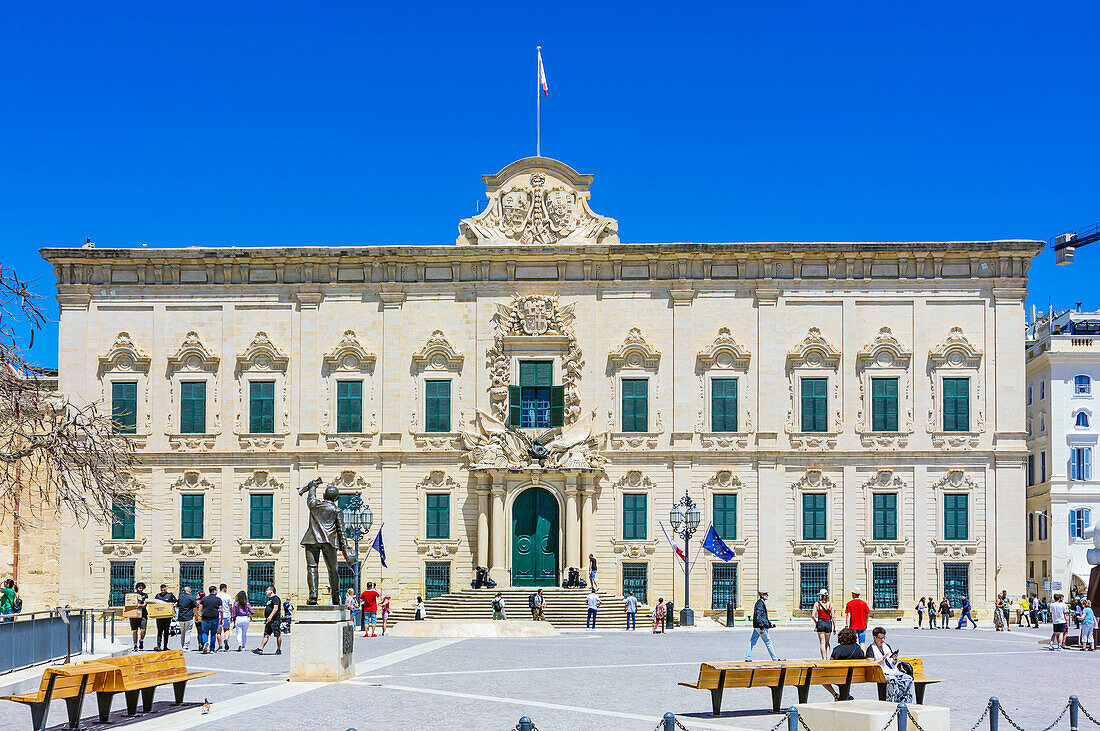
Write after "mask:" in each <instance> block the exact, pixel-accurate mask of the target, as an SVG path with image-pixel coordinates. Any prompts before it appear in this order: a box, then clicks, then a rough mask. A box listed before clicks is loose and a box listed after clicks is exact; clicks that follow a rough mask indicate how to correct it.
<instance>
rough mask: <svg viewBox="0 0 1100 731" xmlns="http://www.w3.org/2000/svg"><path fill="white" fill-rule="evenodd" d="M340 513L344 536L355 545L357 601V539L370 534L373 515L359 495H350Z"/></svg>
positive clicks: (357, 588) (357, 590) (358, 570)
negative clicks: (342, 519)
mask: <svg viewBox="0 0 1100 731" xmlns="http://www.w3.org/2000/svg"><path fill="white" fill-rule="evenodd" d="M340 512H341V513H342V514H343V518H344V536H345V537H347V538H348V539H350V540H351V541H352V543H354V545H355V549H354V550H355V555H354V556H353V558H352V561H353V562H354V563H355V600H356V601H359V573H360V567H359V539H361V538H363V537H364V536H365V535H367V533H368V532H370V527H371V524H372V523H374V513H372V512H371V509H370V506H369V505H364V504H363V498H361V497H359V493H355V494H354V495H352V496H351V500H349V501H348V504H347V505H346V506H345V507H344V508H343V509H342V510H341V511H340ZM360 616H362V615H361V614H360Z"/></svg>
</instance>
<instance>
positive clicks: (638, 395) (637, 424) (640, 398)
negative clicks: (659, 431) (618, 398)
mask: <svg viewBox="0 0 1100 731" xmlns="http://www.w3.org/2000/svg"><path fill="white" fill-rule="evenodd" d="M648 386H649V381H648V380H646V379H645V378H624V379H623V381H622V389H623V399H622V411H623V431H624V432H646V431H649V397H648V390H649V389H648Z"/></svg>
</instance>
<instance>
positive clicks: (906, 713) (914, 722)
mask: <svg viewBox="0 0 1100 731" xmlns="http://www.w3.org/2000/svg"><path fill="white" fill-rule="evenodd" d="M905 715H906V716H908V717H909V720H910V721H912V722H913V727H914V728H916V729H917V731H924V729H923V728H921V725H920V723H919V722H918V721H917V717H916V716H914V715H913V712H912V711H910V710H909V708H908V707H906V709H905Z"/></svg>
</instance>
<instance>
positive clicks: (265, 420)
mask: <svg viewBox="0 0 1100 731" xmlns="http://www.w3.org/2000/svg"><path fill="white" fill-rule="evenodd" d="M248 431H249V432H250V433H252V434H274V433H275V381H249V383H248Z"/></svg>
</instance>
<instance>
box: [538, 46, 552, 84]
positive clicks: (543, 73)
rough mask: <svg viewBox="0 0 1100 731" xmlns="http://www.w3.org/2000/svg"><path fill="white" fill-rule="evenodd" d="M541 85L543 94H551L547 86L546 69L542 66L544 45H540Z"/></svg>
mask: <svg viewBox="0 0 1100 731" xmlns="http://www.w3.org/2000/svg"><path fill="white" fill-rule="evenodd" d="M538 52H539V86H541V87H542V95H543V96H550V89H549V88H548V87H547V86H546V69H544V68H543V67H542V46H539V49H538Z"/></svg>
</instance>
